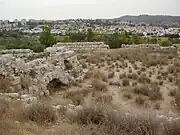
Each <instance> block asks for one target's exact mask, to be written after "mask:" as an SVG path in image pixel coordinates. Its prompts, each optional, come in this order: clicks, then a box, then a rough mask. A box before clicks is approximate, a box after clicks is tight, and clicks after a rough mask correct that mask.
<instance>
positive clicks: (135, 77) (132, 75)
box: [128, 73, 138, 80]
mask: <svg viewBox="0 0 180 135" xmlns="http://www.w3.org/2000/svg"><path fill="white" fill-rule="evenodd" d="M137 77H138V76H137V75H136V74H135V73H132V74H128V78H129V79H132V80H136V79H137Z"/></svg>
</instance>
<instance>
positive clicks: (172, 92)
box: [169, 89, 177, 97]
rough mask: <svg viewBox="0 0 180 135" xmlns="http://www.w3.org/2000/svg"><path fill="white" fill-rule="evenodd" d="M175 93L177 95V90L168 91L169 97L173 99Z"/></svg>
mask: <svg viewBox="0 0 180 135" xmlns="http://www.w3.org/2000/svg"><path fill="white" fill-rule="evenodd" d="M176 93H177V89H172V90H170V91H169V96H171V97H174V96H176Z"/></svg>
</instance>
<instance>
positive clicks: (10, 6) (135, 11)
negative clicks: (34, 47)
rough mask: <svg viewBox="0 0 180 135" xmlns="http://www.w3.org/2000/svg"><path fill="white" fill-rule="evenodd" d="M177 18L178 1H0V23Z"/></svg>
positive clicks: (178, 11)
mask: <svg viewBox="0 0 180 135" xmlns="http://www.w3.org/2000/svg"><path fill="white" fill-rule="evenodd" d="M139 14H163V15H180V0H0V20H4V19H11V20H12V19H15V18H17V19H22V18H26V19H30V18H33V19H68V18H112V17H120V16H122V15H139Z"/></svg>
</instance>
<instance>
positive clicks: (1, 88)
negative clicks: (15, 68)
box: [0, 76, 10, 93]
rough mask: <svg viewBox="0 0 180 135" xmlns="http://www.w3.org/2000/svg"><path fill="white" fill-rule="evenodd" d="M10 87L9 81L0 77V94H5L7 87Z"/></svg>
mask: <svg viewBox="0 0 180 135" xmlns="http://www.w3.org/2000/svg"><path fill="white" fill-rule="evenodd" d="M9 86H10V80H9V79H8V78H4V77H2V76H0V92H2V93H4V92H7V89H8V87H9Z"/></svg>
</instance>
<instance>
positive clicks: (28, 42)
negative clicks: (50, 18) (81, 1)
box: [0, 26, 180, 52]
mask: <svg viewBox="0 0 180 135" xmlns="http://www.w3.org/2000/svg"><path fill="white" fill-rule="evenodd" d="M42 30H43V32H42V33H41V34H40V35H34V36H31V37H30V36H27V35H24V34H23V33H19V32H9V33H8V32H3V33H0V49H32V50H34V51H35V52H41V51H43V50H44V49H45V48H47V47H51V46H52V45H54V44H56V43H57V42H64V43H66V42H104V43H105V44H108V45H109V46H110V48H111V49H114V48H120V47H121V45H122V44H160V45H162V46H169V45H172V44H180V38H178V37H177V35H175V36H173V35H169V36H168V35H166V37H144V36H142V35H137V34H133V33H131V32H126V31H122V32H121V33H113V34H100V33H95V32H93V31H92V29H88V30H87V31H86V32H77V33H70V34H68V35H66V36H55V35H53V34H52V33H51V28H50V27H49V26H43V27H42Z"/></svg>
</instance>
